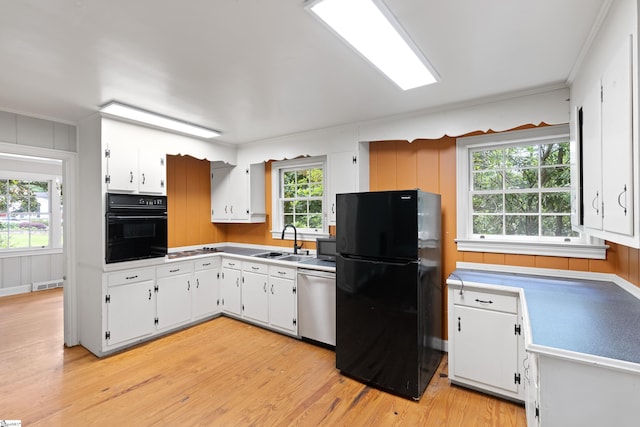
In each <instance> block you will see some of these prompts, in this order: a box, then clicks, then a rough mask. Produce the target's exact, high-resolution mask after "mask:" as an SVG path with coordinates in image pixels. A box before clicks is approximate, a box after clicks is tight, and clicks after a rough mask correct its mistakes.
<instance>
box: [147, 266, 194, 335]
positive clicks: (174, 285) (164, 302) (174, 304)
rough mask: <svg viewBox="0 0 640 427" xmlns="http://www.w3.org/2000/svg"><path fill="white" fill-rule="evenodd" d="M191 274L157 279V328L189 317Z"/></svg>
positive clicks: (180, 321)
mask: <svg viewBox="0 0 640 427" xmlns="http://www.w3.org/2000/svg"><path fill="white" fill-rule="evenodd" d="M192 280H193V275H192V274H190V273H189V274H179V275H175V276H169V277H161V278H159V279H158V280H157V282H158V292H157V294H156V300H157V317H158V325H157V327H158V329H164V328H167V327H170V326H175V325H178V324H180V323H184V322H186V321H188V320H190V319H191V282H192Z"/></svg>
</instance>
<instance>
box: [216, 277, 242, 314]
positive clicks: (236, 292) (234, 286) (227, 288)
mask: <svg viewBox="0 0 640 427" xmlns="http://www.w3.org/2000/svg"><path fill="white" fill-rule="evenodd" d="M240 278H241V276H240V270H233V269H231V268H223V269H222V272H221V276H220V296H221V298H222V309H223V310H224V311H225V312H228V313H232V314H236V315H238V316H240V315H241V314H242V307H241V293H240Z"/></svg>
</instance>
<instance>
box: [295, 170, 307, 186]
mask: <svg viewBox="0 0 640 427" xmlns="http://www.w3.org/2000/svg"><path fill="white" fill-rule="evenodd" d="M296 179H297V183H298V184H307V183H308V182H309V170H308V169H303V170H299V171H298V174H297V175H296Z"/></svg>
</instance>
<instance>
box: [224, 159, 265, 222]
mask: <svg viewBox="0 0 640 427" xmlns="http://www.w3.org/2000/svg"><path fill="white" fill-rule="evenodd" d="M263 191H264V189H263ZM229 199H230V204H229V205H230V207H229V210H230V215H231V219H235V220H241V221H244V220H247V219H249V169H247V168H244V167H241V166H236V167H235V168H233V170H232V171H231V179H230V185H229Z"/></svg>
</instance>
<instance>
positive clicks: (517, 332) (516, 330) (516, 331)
mask: <svg viewBox="0 0 640 427" xmlns="http://www.w3.org/2000/svg"><path fill="white" fill-rule="evenodd" d="M513 334H514V335H522V327H521V326H520V325H518V324H517V323H516V325H515V327H514V329H513Z"/></svg>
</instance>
